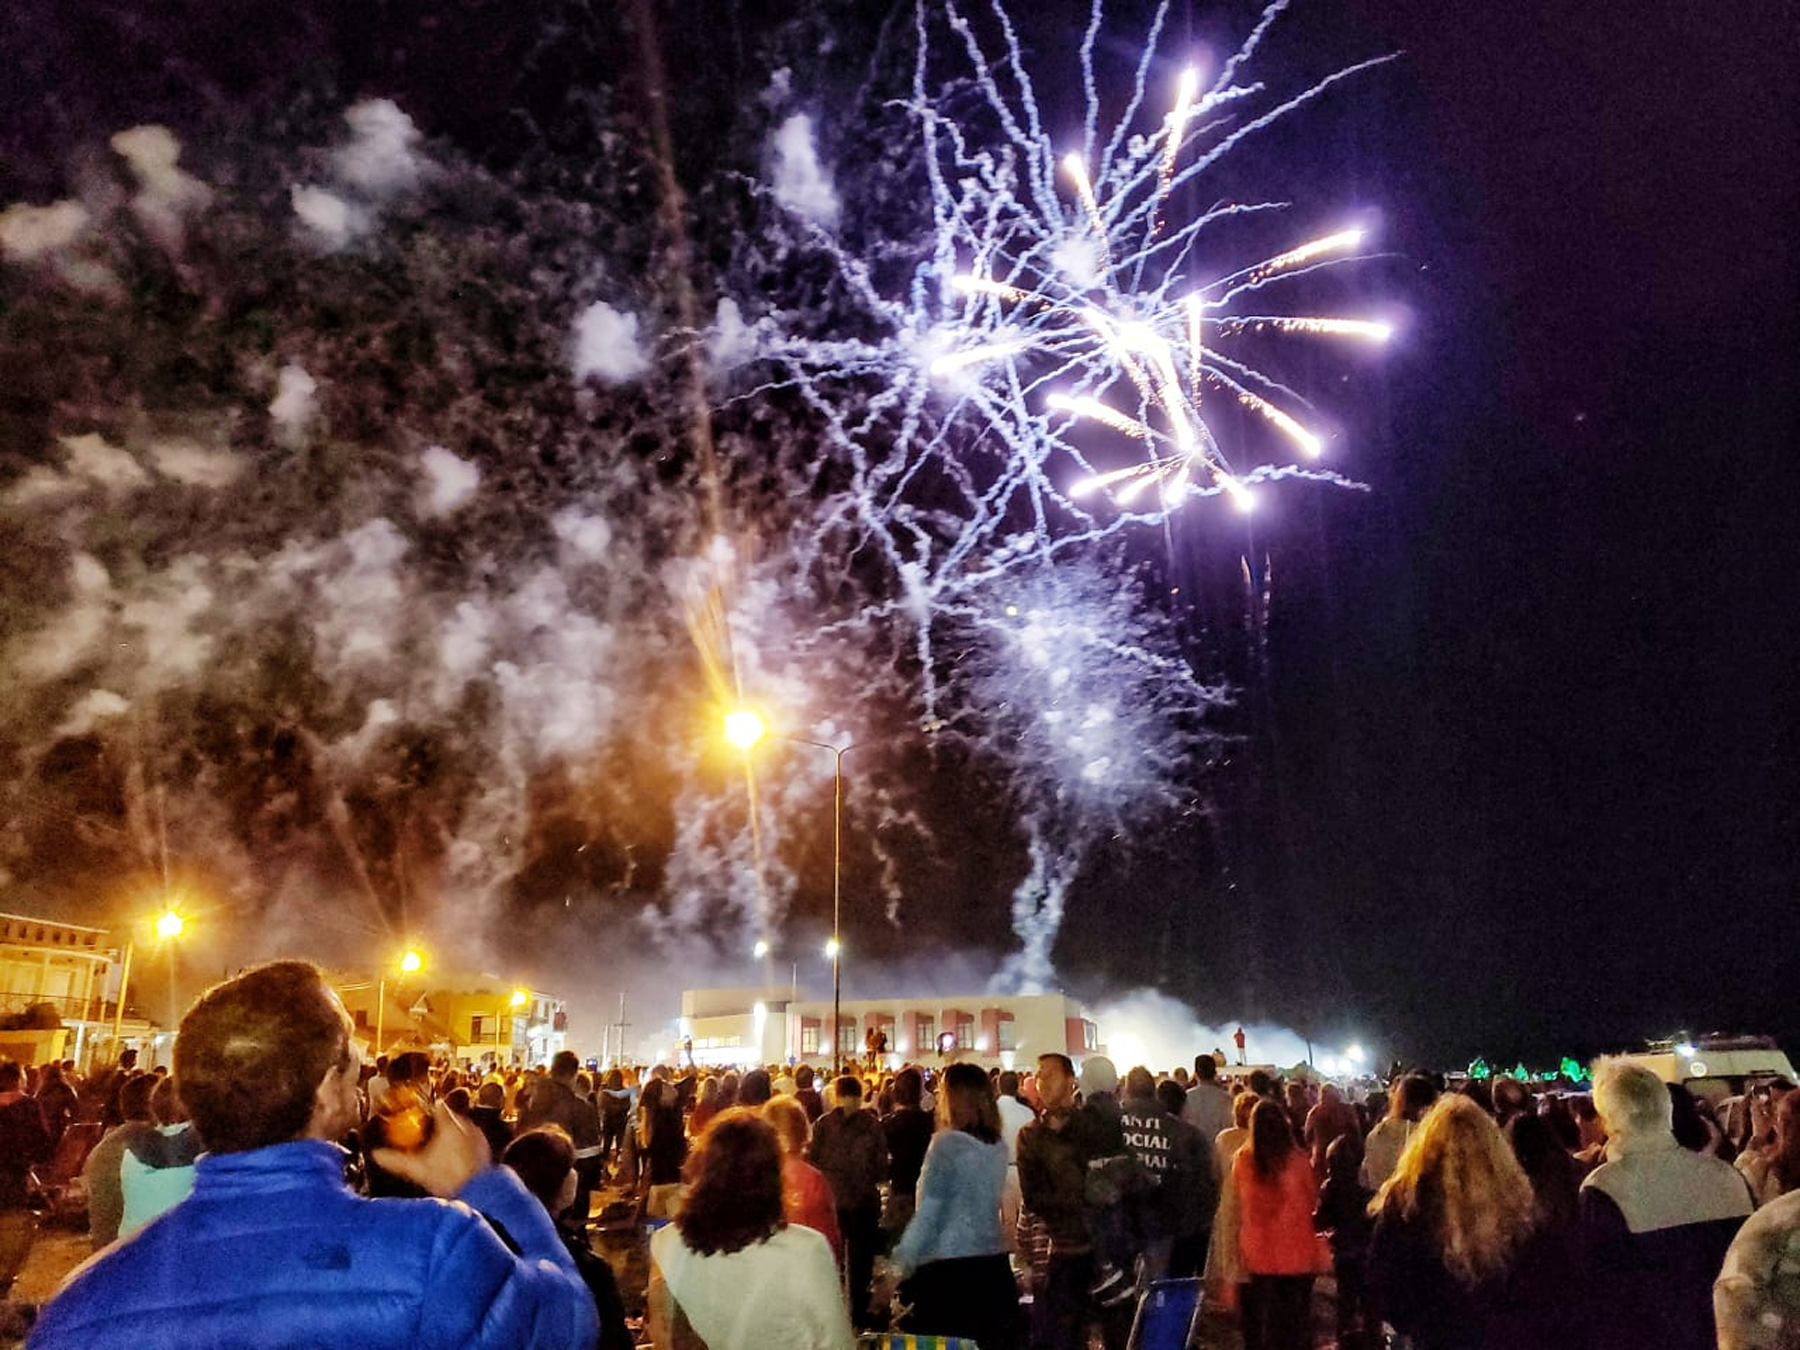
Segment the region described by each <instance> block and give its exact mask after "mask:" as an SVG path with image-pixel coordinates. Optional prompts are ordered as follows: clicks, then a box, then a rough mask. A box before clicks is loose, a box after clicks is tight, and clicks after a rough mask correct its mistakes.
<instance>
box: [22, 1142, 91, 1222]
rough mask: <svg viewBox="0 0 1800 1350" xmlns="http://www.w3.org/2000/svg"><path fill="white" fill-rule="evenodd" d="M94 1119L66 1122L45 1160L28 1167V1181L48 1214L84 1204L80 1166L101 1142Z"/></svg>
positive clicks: (59, 1214)
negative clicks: (60, 1135)
mask: <svg viewBox="0 0 1800 1350" xmlns="http://www.w3.org/2000/svg"><path fill="white" fill-rule="evenodd" d="M100 1132H101V1125H100V1122H99V1121H97V1120H75V1121H71V1122H69V1126H68V1128H67V1129H65V1130H64V1131H63V1135H62V1138H61V1139H59V1140H57V1142H56V1151H55V1152H54V1153H52V1154H51V1155H50V1159H49V1161H48V1162H43V1163H39V1164H38V1165H37V1166H36V1167H34V1168H32V1169H31V1177H30V1184H31V1188H32V1190H33V1191H35V1192H36V1194H37V1195H38V1196H39V1197H41V1200H42V1206H43V1209H44V1212H45V1217H47V1218H61V1217H64V1216H66V1215H69V1214H72V1213H74V1212H75V1211H76V1210H80V1209H85V1208H86V1207H87V1191H86V1190H85V1188H83V1186H82V1184H81V1166H82V1164H83V1163H85V1162H86V1161H87V1155H88V1154H89V1153H90V1152H91V1151H92V1150H93V1147H94V1145H95V1144H97V1143H99V1142H100Z"/></svg>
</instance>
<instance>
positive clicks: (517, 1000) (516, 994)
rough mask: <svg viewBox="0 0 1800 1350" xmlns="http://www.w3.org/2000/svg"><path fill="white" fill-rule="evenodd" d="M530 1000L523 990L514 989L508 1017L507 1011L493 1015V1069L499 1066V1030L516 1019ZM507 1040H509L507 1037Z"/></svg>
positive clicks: (529, 996)
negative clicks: (520, 1010)
mask: <svg viewBox="0 0 1800 1350" xmlns="http://www.w3.org/2000/svg"><path fill="white" fill-rule="evenodd" d="M530 999H531V995H530V994H528V993H526V992H525V991H524V990H523V989H515V990H513V991H512V1001H511V1003H510V1004H509V1007H510V1010H511V1013H510V1015H508V1013H507V1011H505V1010H502V1011H501V1012H497V1013H495V1014H494V1067H495V1068H498V1067H499V1066H500V1028H501V1026H503V1025H504V1024H506V1023H508V1022H511V1021H512V1020H513V1018H514V1017H517V1016H518V1015H519V1009H520V1008H523V1007H524V1006H525V1004H526V1003H527V1002H529V1001H530ZM508 1039H509V1040H510V1039H511V1038H510V1037H509V1038H508Z"/></svg>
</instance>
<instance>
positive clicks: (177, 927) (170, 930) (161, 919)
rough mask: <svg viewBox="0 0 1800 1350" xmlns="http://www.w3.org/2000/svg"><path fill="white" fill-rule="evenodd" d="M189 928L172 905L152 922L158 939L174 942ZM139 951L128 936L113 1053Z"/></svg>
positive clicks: (115, 1049) (120, 985) (114, 1011)
mask: <svg viewBox="0 0 1800 1350" xmlns="http://www.w3.org/2000/svg"><path fill="white" fill-rule="evenodd" d="M186 928H187V920H186V919H184V918H182V917H181V913H180V911H178V910H177V909H176V908H175V906H173V905H170V906H169V907H168V908H167V909H165V910H163V912H162V913H161V914H158V915H157V916H156V918H155V919H154V920H153V921H152V923H151V929H152V930H153V931H154V932H155V934H156V936H157V939H158V941H161V942H173V941H174V940H175V939H176V938H178V937H180V936H181V934H182V932H183V931H184V930H185V929H186ZM136 952H137V942H136V940H135V939H131V938H128V939H126V942H125V959H124V960H123V961H122V962H120V964H119V1002H118V1006H117V1007H115V1008H114V1009H113V1054H114V1056H115V1057H116V1056H117V1055H118V1053H119V1038H120V1036H121V1035H122V1034H123V1031H124V1027H125V993H126V991H127V990H128V989H129V988H130V987H131V958H132V956H133V955H135V954H136Z"/></svg>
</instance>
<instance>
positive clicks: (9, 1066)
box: [0, 1059, 25, 1092]
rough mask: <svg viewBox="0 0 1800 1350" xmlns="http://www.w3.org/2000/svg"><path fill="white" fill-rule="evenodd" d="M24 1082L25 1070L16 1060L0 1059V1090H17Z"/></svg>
mask: <svg viewBox="0 0 1800 1350" xmlns="http://www.w3.org/2000/svg"><path fill="white" fill-rule="evenodd" d="M24 1083H25V1070H24V1067H23V1066H22V1065H20V1063H19V1062H18V1061H17V1060H14V1059H7V1060H0V1092H17V1091H19V1090H20V1088H21V1087H22V1086H23V1085H24Z"/></svg>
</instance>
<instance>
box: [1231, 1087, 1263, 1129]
mask: <svg viewBox="0 0 1800 1350" xmlns="http://www.w3.org/2000/svg"><path fill="white" fill-rule="evenodd" d="M1262 1100H1263V1099H1262V1098H1261V1097H1259V1096H1257V1095H1256V1094H1255V1093H1254V1092H1240V1093H1238V1095H1237V1096H1235V1097H1233V1098H1232V1099H1231V1123H1232V1124H1233V1125H1235V1126H1237V1128H1238V1129H1240V1130H1247V1129H1249V1128H1250V1113H1251V1112H1252V1111H1254V1110H1255V1109H1256V1107H1257V1103H1259V1102H1261V1101H1262Z"/></svg>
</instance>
